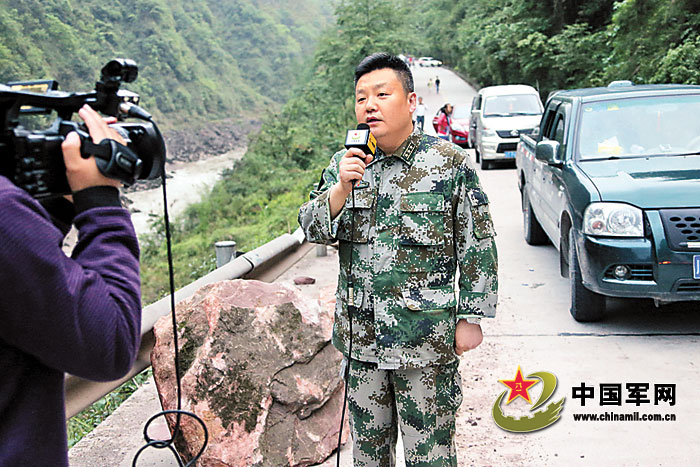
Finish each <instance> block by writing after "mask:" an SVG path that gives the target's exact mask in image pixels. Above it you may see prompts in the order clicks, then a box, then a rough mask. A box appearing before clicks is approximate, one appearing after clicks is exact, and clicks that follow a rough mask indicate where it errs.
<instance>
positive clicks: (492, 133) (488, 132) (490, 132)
mask: <svg viewBox="0 0 700 467" xmlns="http://www.w3.org/2000/svg"><path fill="white" fill-rule="evenodd" d="M482 136H484V137H485V138H494V137H495V136H496V130H490V129H488V128H484V130H483V133H482Z"/></svg>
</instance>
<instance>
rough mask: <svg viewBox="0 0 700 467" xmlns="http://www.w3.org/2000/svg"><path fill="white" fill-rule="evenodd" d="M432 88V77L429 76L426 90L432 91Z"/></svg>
mask: <svg viewBox="0 0 700 467" xmlns="http://www.w3.org/2000/svg"><path fill="white" fill-rule="evenodd" d="M432 90H433V78H432V77H431V78H430V79H429V80H428V91H431V92H432Z"/></svg>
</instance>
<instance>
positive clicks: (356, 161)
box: [330, 148, 374, 219]
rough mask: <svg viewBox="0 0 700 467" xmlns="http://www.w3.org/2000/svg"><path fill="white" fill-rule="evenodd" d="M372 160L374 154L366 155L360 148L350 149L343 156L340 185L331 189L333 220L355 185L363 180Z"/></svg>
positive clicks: (339, 176) (340, 165)
mask: <svg viewBox="0 0 700 467" xmlns="http://www.w3.org/2000/svg"><path fill="white" fill-rule="evenodd" d="M372 159H374V156H372V154H367V155H365V153H364V152H362V150H360V149H358V148H350V149H348V150H347V152H346V153H345V154H343V157H342V158H341V159H340V163H339V167H340V171H339V174H338V179H339V180H338V183H336V184H335V185H333V186H332V187H331V193H330V205H331V219H333V218H335V217H336V216H337V215H338V213H339V212H340V210H341V209H343V205H345V200H346V199H347V197H348V195H349V194H350V192H351V191H352V187H353V184H355V183H356V182H357V181H358V180H362V176H363V175H364V173H365V168H366V167H367V165H368V164H369V163H370V162H372Z"/></svg>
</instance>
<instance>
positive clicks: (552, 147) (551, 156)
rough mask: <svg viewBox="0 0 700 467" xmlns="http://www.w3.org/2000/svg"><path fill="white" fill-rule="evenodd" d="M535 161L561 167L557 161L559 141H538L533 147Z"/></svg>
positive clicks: (558, 160)
mask: <svg viewBox="0 0 700 467" xmlns="http://www.w3.org/2000/svg"><path fill="white" fill-rule="evenodd" d="M535 159H537V160H540V161H543V162H546V163H547V164H549V165H554V166H557V167H561V166H562V165H563V162H562V160H561V159H559V141H553V140H546V141H540V142H539V143H537V146H535Z"/></svg>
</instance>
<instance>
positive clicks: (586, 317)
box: [569, 228, 605, 322]
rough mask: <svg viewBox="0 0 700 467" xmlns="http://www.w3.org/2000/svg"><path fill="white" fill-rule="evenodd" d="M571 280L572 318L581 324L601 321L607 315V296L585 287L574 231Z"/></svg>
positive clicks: (572, 237)
mask: <svg viewBox="0 0 700 467" xmlns="http://www.w3.org/2000/svg"><path fill="white" fill-rule="evenodd" d="M569 279H570V282H571V309H570V310H569V311H570V312H571V316H573V318H574V319H575V320H576V321H579V322H591V321H599V320H600V319H602V318H603V315H604V314H605V296H603V295H600V294H598V293H595V292H592V291H590V290H588V289H587V288H586V287H585V286H584V285H583V279H582V277H581V266H580V265H579V262H578V254H577V253H576V244H575V243H574V229H573V228H572V229H571V230H569Z"/></svg>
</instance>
